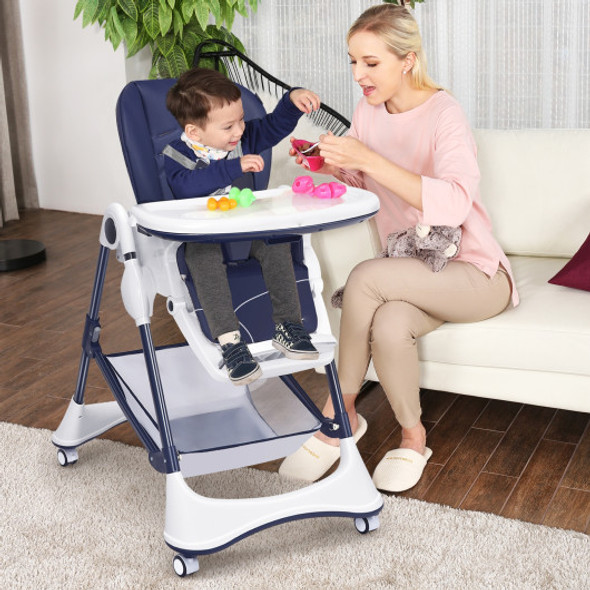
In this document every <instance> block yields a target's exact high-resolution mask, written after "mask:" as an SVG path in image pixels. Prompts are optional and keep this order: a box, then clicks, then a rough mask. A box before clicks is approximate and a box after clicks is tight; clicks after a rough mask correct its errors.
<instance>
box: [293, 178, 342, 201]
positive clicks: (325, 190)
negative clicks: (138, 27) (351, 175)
mask: <svg viewBox="0 0 590 590" xmlns="http://www.w3.org/2000/svg"><path fill="white" fill-rule="evenodd" d="M291 189H292V190H293V192H294V193H299V194H309V195H313V196H314V197H317V198H318V199H337V198H338V197H341V196H342V195H343V194H344V193H345V192H346V185H344V184H342V183H341V182H323V183H322V184H318V186H314V184H313V178H312V177H311V176H298V177H297V178H296V179H295V180H294V181H293V184H292V186H291Z"/></svg>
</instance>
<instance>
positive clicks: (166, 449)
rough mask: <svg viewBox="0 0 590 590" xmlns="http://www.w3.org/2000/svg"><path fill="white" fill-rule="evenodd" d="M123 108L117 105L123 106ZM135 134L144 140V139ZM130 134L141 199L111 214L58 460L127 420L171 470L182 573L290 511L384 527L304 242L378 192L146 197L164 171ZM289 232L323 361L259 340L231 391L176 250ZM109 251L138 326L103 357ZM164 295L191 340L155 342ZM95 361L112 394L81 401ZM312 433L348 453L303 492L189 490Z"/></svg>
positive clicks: (128, 155)
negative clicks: (232, 203) (318, 197)
mask: <svg viewBox="0 0 590 590" xmlns="http://www.w3.org/2000/svg"><path fill="white" fill-rule="evenodd" d="M166 84H168V83H164V84H163V83H162V81H149V82H147V81H146V82H141V83H131V84H130V85H128V87H126V89H125V90H124V91H123V92H122V95H121V97H122V98H123V97H128V93H129V92H131V96H132V97H133V96H134V94H133V93H135V92H139V93H140V95H141V96H142V97H143V98H142V100H143V102H144V103H146V104H147V102H149V100H148V99H149V96H151V95H150V93H151V92H152V91H154V89H155V90H156V93H160V94H162V92H165V89H166ZM144 91H145V94H143V95H142V94H141V93H142V92H144ZM146 97H147V98H146ZM152 98H153V96H152ZM120 100H121V99H120ZM134 104H135V103H134ZM121 110H122V106H121V105H118V112H119V113H120V112H121ZM129 113H130V115H129V116H130V117H133V118H135V117H137V116H138V113H137V112H136V109H135V108H134V109H131V110H130V111H129ZM247 116H248V114H247ZM123 118H125V117H124V116H123ZM150 121H151V123H153V120H150ZM152 127H153V125H152ZM120 129H121V127H120ZM151 132H152V133H153V138H155V139H154V146H156V147H154V150H155V151H154V157H155V158H156V159H157V157H158V155H159V154H158V150H159V149H161V147H162V146H161V141H160V139H161V130H160V129H159V128H157V126H155V127H154V128H153V129H151ZM138 141H139V142H140V144H139V145H142V144H143V142H144V138H142V137H139V138H138ZM122 143H123V151H124V155H125V159H126V163H127V165H128V169H129V173H130V177H131V178H132V185H133V187H134V190H135V192H136V196H138V201H140V204H138V205H136V206H134V207H132V208H131V210H130V211H126V210H125V208H124V207H123V206H121V205H120V204H117V203H113V204H112V205H110V206H109V207H108V208H107V210H106V212H105V214H104V217H103V221H102V225H101V231H100V237H99V242H100V248H99V254H98V260H97V267H96V272H95V278H94V284H93V289H92V295H91V298H90V305H89V310H88V314H87V316H86V322H85V326H84V331H83V338H82V353H81V357H80V362H79V369H78V377H77V382H76V389H75V393H74V395H73V397H72V400H71V402H70V404H69V407H68V409H67V411H66V413H65V415H64V417H63V419H62V422H61V424H60V426H59V427H58V428H57V430H56V431H55V432H54V433H53V436H52V442H53V443H54V445H55V446H56V447H57V448H58V451H57V454H58V461H59V463H60V464H61V465H62V466H67V465H71V464H73V463H75V462H76V461H77V460H78V450H77V449H78V447H80V446H81V445H83V444H85V443H86V442H88V441H90V440H92V439H94V438H96V437H97V436H99V435H100V434H102V433H104V432H106V431H108V430H109V429H110V428H112V427H114V426H116V425H117V424H120V423H121V422H123V421H125V420H128V421H129V423H130V424H131V426H132V427H133V429H134V430H135V432H136V433H137V435H138V437H139V438H140V440H141V442H142V443H143V445H144V446H145V448H146V450H147V452H148V457H149V462H150V464H151V465H152V467H153V468H154V469H156V470H157V471H159V472H161V473H163V474H164V475H165V477H166V522H165V528H164V540H165V542H166V543H167V544H168V545H169V546H170V547H171V548H172V549H173V550H174V551H175V552H176V554H175V556H174V558H173V567H174V571H175V572H176V573H177V574H178V575H179V576H184V575H187V574H190V573H193V572H195V571H197V570H198V568H199V561H198V557H199V556H200V555H204V554H208V553H212V552H216V551H219V550H221V549H224V548H225V547H227V546H229V545H231V544H233V543H235V542H236V541H238V540H240V539H242V538H244V537H246V536H248V535H251V534H253V533H255V532H257V531H259V530H261V529H264V528H266V527H269V526H273V525H276V524H279V523H282V522H285V521H289V520H296V519H300V518H309V517H317V516H349V517H352V518H353V519H354V520H355V525H356V527H357V529H358V530H359V531H360V532H362V533H365V532H368V531H369V530H373V529H375V528H377V527H378V526H379V518H378V514H379V512H380V510H381V509H382V507H383V500H382V498H381V495H380V494H379V493H378V492H377V490H376V489H375V487H374V485H373V482H372V481H371V478H370V476H369V474H368V472H367V470H366V467H365V465H364V463H363V460H362V458H361V456H360V454H359V452H358V449H357V447H356V445H355V443H354V439H353V437H352V433H351V429H350V424H349V421H348V416H347V414H346V411H345V409H344V404H343V401H342V394H341V391H340V385H339V382H338V376H337V371H336V367H335V363H334V347H335V340H334V338H333V336H332V335H331V332H330V327H329V323H328V320H327V314H326V310H325V307H324V303H323V300H322V297H321V290H322V287H323V285H322V281H321V275H320V270H319V262H318V261H317V258H316V257H315V253H314V252H313V249H312V248H311V241H310V239H309V233H310V232H313V231H321V230H324V229H329V228H331V227H337V226H339V225H343V224H348V223H355V222H358V221H361V220H363V219H366V218H368V217H370V216H372V215H373V214H374V213H375V212H376V211H377V209H378V199H377V197H376V196H375V195H373V194H372V193H368V192H367V191H361V190H360V189H350V191H349V194H348V195H346V196H345V197H344V198H341V199H339V200H338V201H339V202H334V203H331V204H329V206H326V204H325V203H321V204H320V203H316V204H315V208H314V203H313V202H312V201H302V200H301V199H305V198H307V199H311V197H309V196H307V197H301V196H297V195H295V194H294V193H292V191H291V189H290V187H280V188H278V189H271V190H268V191H256V192H255V194H256V196H257V201H256V205H257V207H256V208H254V207H253V208H252V209H251V210H247V211H246V210H243V211H238V212H237V213H234V217H233V218H232V217H230V216H229V215H228V216H227V217H225V218H224V217H223V215H224V214H223V213H221V212H215V213H211V212H207V211H206V206H205V201H206V200H203V199H187V200H184V201H175V200H170V199H168V200H167V199H166V198H165V196H162V197H161V198H160V200H158V199H157V198H150V199H146V200H145V201H147V202H143V203H141V201H142V197H141V196H140V195H141V194H142V193H141V188H140V187H141V186H145V187H146V190H148V191H150V192H149V195H150V196H152V197H153V196H157V191H156V192H154V190H155V189H154V188H153V184H154V183H155V182H157V181H158V176H157V174H158V172H157V168H158V167H157V166H156V167H150V166H147V164H146V163H145V162H140V165H141V169H140V170H139V171H138V169H137V167H136V163H134V161H133V156H134V154H133V152H134V150H133V149H127V148H128V147H129V146H127V145H126V142H125V134H124V133H122ZM158 146H159V147H158ZM150 170H152V172H151V173H150ZM142 174H143V175H148V177H149V175H150V174H152V182H151V183H149V182H148V183H146V182H144V181H145V179H144V178H143V177H142ZM298 199H299V200H298ZM335 201H336V200H335ZM234 211H235V210H234ZM271 212H272V215H271ZM225 215H227V214H225ZM240 215H241V217H240ZM232 219H233V220H232ZM269 219H270V220H271V221H268V220H269ZM232 224H233V225H232ZM295 234H297V235H302V236H303V251H304V259H305V264H306V266H308V268H309V289H310V290H311V295H312V300H313V304H314V307H315V311H316V313H317V328H316V330H315V332H314V333H313V334H312V339H313V340H312V341H313V342H314V344H315V345H316V347H317V348H318V350H319V351H320V358H319V359H317V360H314V361H301V360H298V361H290V360H288V359H285V358H283V357H282V355H280V354H279V353H278V352H277V351H275V350H274V349H272V346H271V345H270V341H268V340H267V341H263V342H257V343H254V344H251V345H250V348H251V350H252V352H253V354H254V355H255V356H257V357H258V359H259V362H260V364H261V367H262V369H263V379H261V380H259V382H255V383H254V384H251V385H250V386H242V387H236V386H234V385H232V384H231V383H230V382H229V381H228V379H227V376H226V375H225V373H224V371H223V370H221V369H220V368H219V366H218V361H219V358H220V354H219V349H218V347H217V346H216V345H215V344H214V343H212V342H211V341H210V340H208V339H207V338H206V337H205V336H204V334H203V331H202V329H201V327H200V324H199V321H198V319H197V317H196V315H195V313H194V312H195V309H194V302H193V301H192V300H191V298H190V296H189V293H188V289H187V286H186V282H185V278H186V277H182V276H181V274H180V272H179V271H178V266H177V253H178V249H179V247H180V245H181V244H182V243H183V242H186V241H193V240H194V241H203V240H206V241H212V240H213V241H216V240H221V241H223V240H227V239H228V237H230V236H231V239H232V240H235V239H237V240H247V239H253V238H262V239H276V238H279V239H280V238H283V237H285V236H292V235H295ZM111 251H113V252H115V254H116V258H117V260H118V261H119V262H121V263H122V264H123V265H124V272H123V278H122V281H121V293H122V298H123V303H124V305H125V309H126V310H127V312H128V314H129V315H130V316H131V318H132V319H133V320H134V322H135V325H136V327H137V329H138V330H139V334H140V337H141V343H142V348H141V350H137V351H123V352H115V353H111V354H105V353H104V352H103V350H102V347H101V344H100V334H101V330H102V326H101V323H100V319H99V310H100V304H101V299H102V294H103V289H104V286H105V276H106V270H107V265H108V260H109V255H110V252H111ZM157 293H158V294H161V295H162V296H164V297H165V298H166V301H167V309H168V311H169V313H170V314H171V315H172V316H173V318H174V320H175V321H176V322H177V324H178V326H179V327H180V329H181V331H182V333H183V335H184V337H185V339H186V344H181V345H178V346H172V347H170V346H165V347H159V346H157V345H156V344H155V343H154V341H153V338H152V332H151V328H150V318H151V316H152V313H153V303H154V298H155V295H156V294H157ZM91 361H94V362H96V363H97V365H98V367H99V369H100V371H101V373H102V374H103V376H104V378H105V380H106V382H107V383H108V385H109V387H110V389H111V391H112V393H113V396H114V398H115V401H112V402H103V403H92V404H86V403H85V400H84V392H85V388H86V381H87V376H88V370H89V365H90V362H91ZM320 366H323V367H325V370H326V378H327V381H328V385H329V389H330V395H331V399H332V402H333V405H334V408H335V416H334V418H333V419H328V418H325V417H324V416H323V415H322V414H321V412H320V411H319V409H318V408H317V407H316V406H315V404H314V403H313V402H312V400H311V399H310V398H309V396H308V395H307V393H306V392H305V391H304V390H303V389H302V388H301V387H300V385H299V384H298V383H297V381H296V380H295V378H294V377H293V375H292V373H293V372H295V371H301V370H305V369H311V368H316V367H320ZM318 430H321V431H322V432H324V433H325V434H327V435H328V436H332V437H337V438H339V439H340V446H341V459H340V463H339V465H338V467H337V469H336V470H335V471H334V473H333V474H332V475H330V476H328V477H326V478H325V479H323V480H321V481H318V482H316V483H313V484H310V485H308V486H306V487H304V488H302V489H298V490H295V491H293V492H289V493H286V494H281V495H277V496H271V497H263V498H246V499H244V498H233V499H215V498H207V497H204V496H202V495H200V494H199V493H197V492H195V491H193V489H191V487H190V486H189V485H188V484H187V482H186V481H185V478H186V477H192V476H196V475H201V474H204V473H210V472H215V471H221V470H226V469H233V468H238V467H244V466H248V465H254V464H257V463H261V462H264V461H267V460H271V459H276V458H280V457H284V456H286V455H288V454H290V453H291V452H294V451H295V450H296V449H297V448H299V447H300V446H301V444H303V442H304V441H305V440H306V439H307V438H308V437H309V436H310V435H312V434H313V433H314V432H316V431H318ZM196 485H197V486H198V480H197V482H196Z"/></svg>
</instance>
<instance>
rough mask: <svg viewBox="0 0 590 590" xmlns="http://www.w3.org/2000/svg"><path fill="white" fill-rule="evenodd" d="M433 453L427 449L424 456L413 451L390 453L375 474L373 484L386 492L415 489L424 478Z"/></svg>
mask: <svg viewBox="0 0 590 590" xmlns="http://www.w3.org/2000/svg"><path fill="white" fill-rule="evenodd" d="M430 457H432V451H431V450H430V449H429V448H428V447H426V450H425V451H424V455H421V454H420V453H418V452H417V451H414V450H412V449H395V450H394V451H389V452H388V453H387V454H386V455H385V457H383V459H381V461H380V462H379V465H377V467H376V468H375V471H374V472H373V483H374V484H375V487H376V488H377V489H379V490H383V491H385V492H404V491H406V490H409V489H410V488H413V487H414V486H415V485H416V484H417V483H418V482H419V481H420V478H421V477H422V472H423V471H424V467H426V463H428V459H430Z"/></svg>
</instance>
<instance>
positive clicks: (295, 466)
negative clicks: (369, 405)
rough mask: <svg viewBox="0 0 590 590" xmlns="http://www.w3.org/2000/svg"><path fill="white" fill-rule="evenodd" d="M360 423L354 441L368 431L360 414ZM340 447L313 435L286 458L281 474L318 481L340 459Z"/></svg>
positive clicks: (280, 470)
mask: <svg viewBox="0 0 590 590" xmlns="http://www.w3.org/2000/svg"><path fill="white" fill-rule="evenodd" d="M358 419H359V424H358V428H357V429H356V432H355V433H354V434H353V438H354V442H355V443H356V442H358V441H359V439H360V438H361V436H363V434H365V432H367V421H366V420H365V419H364V418H363V417H362V416H361V415H360V414H358ZM339 458H340V447H339V446H337V447H335V446H333V445H329V444H328V443H325V442H322V441H321V440H320V439H319V438H317V437H315V436H312V437H311V438H309V439H307V440H306V441H305V442H304V443H303V444H302V445H301V446H300V447H299V448H298V449H297V450H296V451H295V452H294V453H292V454H291V455H289V456H288V457H286V458H285V460H284V461H283V462H282V463H281V466H280V467H279V474H280V475H282V476H284V477H290V478H292V479H299V480H301V481H308V482H312V481H316V480H317V479H319V478H320V477H322V475H324V473H326V472H327V471H328V469H330V467H332V465H334V463H336V461H338V459H339Z"/></svg>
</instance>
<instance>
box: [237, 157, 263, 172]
mask: <svg viewBox="0 0 590 590" xmlns="http://www.w3.org/2000/svg"><path fill="white" fill-rule="evenodd" d="M240 164H241V166H242V172H262V170H264V160H263V159H262V156H259V155H258V154H246V155H245V156H242V157H241V158H240Z"/></svg>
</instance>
